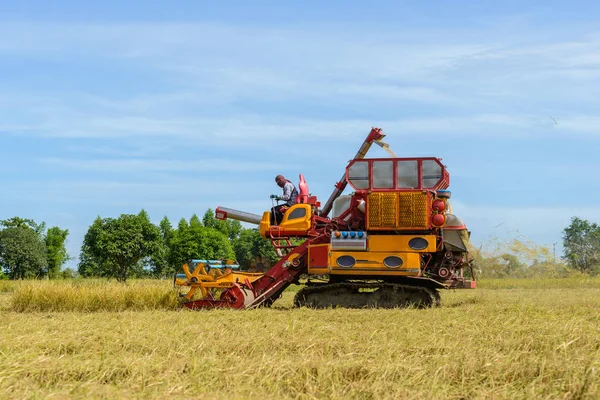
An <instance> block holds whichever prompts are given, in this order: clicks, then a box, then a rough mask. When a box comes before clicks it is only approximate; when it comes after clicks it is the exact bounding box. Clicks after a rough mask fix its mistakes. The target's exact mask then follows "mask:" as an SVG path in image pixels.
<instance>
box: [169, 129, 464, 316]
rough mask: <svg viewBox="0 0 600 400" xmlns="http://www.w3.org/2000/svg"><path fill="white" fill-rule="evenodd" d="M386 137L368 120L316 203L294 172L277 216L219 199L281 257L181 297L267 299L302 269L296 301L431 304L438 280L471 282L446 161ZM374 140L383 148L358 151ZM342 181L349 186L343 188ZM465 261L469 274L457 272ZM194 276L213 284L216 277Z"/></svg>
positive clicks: (233, 301) (251, 302)
mask: <svg viewBox="0 0 600 400" xmlns="http://www.w3.org/2000/svg"><path fill="white" fill-rule="evenodd" d="M384 137H385V135H384V134H383V133H382V131H381V129H378V128H373V129H372V130H371V132H370V133H369V135H368V136H367V138H366V139H365V141H364V142H363V144H362V146H361V147H360V148H359V151H358V152H357V153H356V155H355V157H354V159H352V160H351V161H350V162H349V163H348V165H347V167H346V170H345V173H344V175H343V176H342V178H341V179H340V180H339V182H337V183H336V184H335V188H334V191H333V193H332V194H331V195H330V197H329V198H328V200H327V201H326V203H325V204H324V206H323V207H321V204H320V202H319V201H318V200H317V197H316V196H311V195H310V193H309V191H308V184H307V183H306V180H305V179H304V176H303V175H302V174H300V176H299V178H300V182H299V184H298V187H299V196H298V199H297V201H296V204H293V205H292V206H290V207H289V208H287V209H286V210H285V212H284V214H283V219H282V220H281V222H280V223H279V224H277V225H273V224H271V218H270V212H269V211H265V212H264V213H263V215H262V216H260V215H257V214H252V213H247V212H243V211H238V210H233V209H229V208H225V207H218V208H217V209H216V212H215V217H216V218H218V219H227V218H232V219H237V220H239V221H243V222H247V223H251V224H255V225H258V227H259V231H260V234H261V236H262V237H264V238H266V239H269V240H271V242H272V244H273V246H274V247H275V249H276V251H277V254H278V255H279V257H280V260H279V262H277V263H276V264H275V265H274V266H273V267H272V268H271V269H270V270H269V271H267V272H266V273H264V274H254V275H248V276H243V275H239V274H240V273H237V272H229V275H228V278H227V286H225V285H224V286H223V290H222V291H221V292H220V293H216V291H214V290H213V291H208V290H206V288H205V289H203V290H201V295H202V296H201V297H200V298H197V299H194V298H193V297H194V296H193V294H192V295H190V296H187V295H186V300H187V301H186V302H185V303H184V304H185V305H186V306H187V307H189V308H192V309H196V308H206V307H232V308H249V307H257V306H261V305H270V304H271V303H272V302H273V301H275V300H276V299H277V298H278V297H279V296H280V295H281V293H282V292H283V291H284V290H285V289H286V288H287V287H288V286H289V285H290V284H292V283H299V282H300V281H299V278H300V276H301V275H308V277H309V279H308V281H307V282H306V283H305V286H304V288H302V289H301V290H300V291H299V292H298V293H297V294H296V297H295V299H294V304H295V305H296V306H308V307H316V308H322V307H335V306H342V307H353V308H354V307H403V306H418V307H429V306H434V305H437V304H439V301H440V296H439V292H438V289H449V288H474V287H475V281H474V276H473V269H472V263H471V260H470V257H469V250H468V246H467V244H468V240H469V232H468V230H467V228H466V226H465V224H464V223H463V222H462V220H460V218H458V217H457V216H456V215H454V214H452V212H451V206H450V202H449V200H450V197H451V194H450V191H448V187H449V185H450V175H449V173H448V171H447V170H446V167H445V166H444V165H443V164H442V163H441V160H440V159H439V158H434V157H419V158H398V157H395V155H394V154H393V153H392V152H391V151H390V150H389V146H388V145H387V144H386V143H384V142H383V141H382V139H383V138H384ZM372 144H377V145H379V146H381V147H382V148H384V149H385V150H386V151H388V153H389V154H390V156H391V157H388V158H370V159H366V158H365V156H366V154H367V152H368V150H369V148H370V147H371V145H372ZM347 185H350V187H351V188H352V189H353V192H352V193H351V194H348V195H342V194H343V192H344V190H345V188H346V187H347ZM330 213H331V216H330V215H329V214H330ZM293 239H302V240H303V242H302V244H300V245H298V244H297V241H293ZM294 242H295V243H294ZM469 268H470V272H471V277H472V278H473V279H472V280H471V279H467V278H466V277H465V274H464V271H465V269H469ZM184 271H185V268H184ZM201 271H202V270H201ZM229 271H231V270H229ZM236 274H237V275H236ZM186 277H187V273H186ZM311 277H312V278H316V277H318V278H319V279H312V278H311ZM322 277H326V279H325V280H323V279H322ZM195 278H196V280H197V281H199V282H207V284H209V285H211V286H209V287H210V288H211V289H214V287H215V285H216V283H215V281H214V280H213V281H210V280H207V278H202V279H200V280H199V279H198V276H196V277H195ZM187 279H188V280H187V281H186V282H189V279H190V278H189V277H187ZM182 282H183V280H182V281H180V282H179V283H182ZM223 282H224V283H225V281H223ZM230 282H232V283H231V284H230ZM196 285H197V286H203V283H196ZM205 286H206V285H205Z"/></svg>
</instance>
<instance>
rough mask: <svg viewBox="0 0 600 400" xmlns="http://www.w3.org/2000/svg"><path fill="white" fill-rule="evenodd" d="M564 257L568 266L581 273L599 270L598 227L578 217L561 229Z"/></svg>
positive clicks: (599, 229) (599, 236)
mask: <svg viewBox="0 0 600 400" xmlns="http://www.w3.org/2000/svg"><path fill="white" fill-rule="evenodd" d="M563 248H564V252H565V255H564V258H565V260H566V262H567V263H568V264H569V266H570V267H571V268H573V269H576V270H578V271H580V272H583V273H597V272H599V270H600V227H599V226H598V225H597V224H596V223H591V222H589V221H587V220H583V219H580V218H578V217H573V218H571V224H570V225H569V226H568V227H566V228H565V229H564V230H563Z"/></svg>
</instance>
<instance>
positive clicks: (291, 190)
mask: <svg viewBox="0 0 600 400" xmlns="http://www.w3.org/2000/svg"><path fill="white" fill-rule="evenodd" d="M275 182H276V183H277V186H279V187H280V188H281V189H283V194H282V195H281V196H277V195H275V194H272V195H271V198H272V199H275V200H283V201H285V203H283V204H279V205H276V206H275V207H273V208H271V225H279V224H280V223H281V220H282V219H283V212H281V209H282V208H283V207H285V208H288V207H291V206H293V205H294V204H296V198H297V197H298V190H297V189H296V186H294V184H293V183H292V182H291V181H290V180H288V179H286V178H285V177H284V176H283V175H277V176H276V177H275Z"/></svg>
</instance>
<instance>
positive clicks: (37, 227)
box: [0, 217, 46, 237]
mask: <svg viewBox="0 0 600 400" xmlns="http://www.w3.org/2000/svg"><path fill="white" fill-rule="evenodd" d="M0 225H2V226H4V227H6V228H30V229H32V230H33V231H34V232H35V233H36V234H37V235H38V236H40V237H41V236H42V234H43V232H44V230H45V229H46V223H45V222H42V223H41V224H37V223H36V222H35V221H34V220H32V219H29V218H20V217H12V218H9V219H5V220H0Z"/></svg>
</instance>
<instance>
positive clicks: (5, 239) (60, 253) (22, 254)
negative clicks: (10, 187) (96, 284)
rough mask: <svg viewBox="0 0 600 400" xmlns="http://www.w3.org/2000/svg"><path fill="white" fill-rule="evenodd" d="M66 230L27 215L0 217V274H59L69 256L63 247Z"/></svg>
mask: <svg viewBox="0 0 600 400" xmlns="http://www.w3.org/2000/svg"><path fill="white" fill-rule="evenodd" d="M68 235H69V231H68V230H67V229H64V230H63V229H60V228H59V227H58V226H54V227H52V228H50V229H46V224H45V223H44V222H42V223H41V224H37V223H36V222H35V221H33V220H31V219H24V218H19V217H13V218H10V219H6V220H0V266H1V267H2V268H1V271H0V278H9V279H28V278H43V277H49V278H59V277H63V276H64V275H65V274H67V275H68V274H70V271H61V267H62V266H63V265H64V264H65V263H66V262H67V261H68V260H69V255H68V254H67V250H66V247H65V243H66V240H67V236H68Z"/></svg>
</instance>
